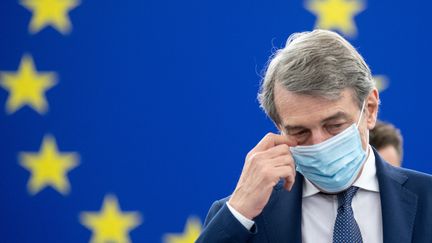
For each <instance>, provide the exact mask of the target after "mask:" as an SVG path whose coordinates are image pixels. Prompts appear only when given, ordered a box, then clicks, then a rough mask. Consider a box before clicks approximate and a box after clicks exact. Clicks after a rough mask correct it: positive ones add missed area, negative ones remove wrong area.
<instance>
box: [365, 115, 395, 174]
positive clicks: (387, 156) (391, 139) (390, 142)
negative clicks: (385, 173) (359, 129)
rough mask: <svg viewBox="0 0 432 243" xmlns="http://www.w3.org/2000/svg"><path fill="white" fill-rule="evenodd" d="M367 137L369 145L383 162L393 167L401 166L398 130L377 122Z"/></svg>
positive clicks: (385, 123)
mask: <svg viewBox="0 0 432 243" xmlns="http://www.w3.org/2000/svg"><path fill="white" fill-rule="evenodd" d="M369 136H370V138H369V142H370V144H371V145H372V146H373V147H375V148H376V149H377V150H378V153H379V154H380V155H381V157H382V158H383V159H384V160H386V161H387V162H389V163H390V164H392V165H394V166H401V163H402V157H403V148H402V145H403V140H402V135H401V133H400V131H399V129H397V128H395V127H394V126H393V125H392V124H390V123H387V122H382V121H377V123H376V125H375V128H374V129H372V130H371V131H370V133H369Z"/></svg>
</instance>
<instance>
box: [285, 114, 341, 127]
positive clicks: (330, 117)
mask: <svg viewBox="0 0 432 243" xmlns="http://www.w3.org/2000/svg"><path fill="white" fill-rule="evenodd" d="M348 117H349V116H348V115H347V114H346V113H345V112H342V111H339V112H337V113H336V114H334V115H331V116H329V117H327V118H325V119H324V120H322V121H321V123H326V122H329V121H331V120H337V119H348ZM284 128H285V130H286V131H289V130H301V129H305V128H306V127H304V126H299V125H294V126H291V125H286V126H285V127H284Z"/></svg>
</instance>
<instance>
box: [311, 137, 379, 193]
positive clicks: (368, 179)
mask: <svg viewBox="0 0 432 243" xmlns="http://www.w3.org/2000/svg"><path fill="white" fill-rule="evenodd" d="M353 186H356V187H359V188H360V189H363V190H367V191H372V192H379V185H378V178H377V176H376V167H375V154H374V153H373V151H372V148H371V146H370V145H368V157H367V159H366V161H365V164H364V165H363V170H362V173H361V175H360V177H359V178H358V179H357V180H356V181H355V182H354V184H353ZM319 192H320V190H319V189H318V188H317V187H316V186H315V185H314V184H312V183H311V182H310V181H309V180H308V179H307V178H306V177H304V180H303V198H305V197H309V196H313V195H315V194H317V193H319Z"/></svg>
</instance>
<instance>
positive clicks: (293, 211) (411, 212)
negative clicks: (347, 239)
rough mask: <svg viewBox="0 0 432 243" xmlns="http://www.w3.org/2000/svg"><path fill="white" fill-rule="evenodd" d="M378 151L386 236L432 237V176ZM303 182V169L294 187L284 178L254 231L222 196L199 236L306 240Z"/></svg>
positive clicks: (273, 242)
mask: <svg viewBox="0 0 432 243" xmlns="http://www.w3.org/2000/svg"><path fill="white" fill-rule="evenodd" d="M374 153H375V158H376V171H377V176H378V183H379V187H380V196H381V208H382V221H383V238H384V242H385V243H395V242H397V243H407V242H419V243H425V242H432V176H431V175H427V174H423V173H420V172H416V171H412V170H408V169H403V168H396V167H393V166H391V165H389V164H387V163H386V162H384V161H383V160H382V159H381V158H380V156H379V155H378V153H377V152H376V151H375V150H374ZM302 186H303V176H302V175H301V174H300V173H297V178H296V182H295V184H294V186H293V188H292V190H291V192H288V191H286V190H284V189H283V186H282V183H279V184H278V185H277V186H275V188H274V190H273V192H272V195H271V197H270V199H269V202H268V203H267V205H266V207H265V208H264V210H263V211H262V213H261V214H260V215H258V216H257V217H256V218H255V219H254V221H255V225H254V227H253V228H252V229H251V231H249V230H246V228H244V227H243V225H241V223H240V222H239V221H238V220H237V219H236V218H235V217H234V216H233V215H232V214H231V212H230V211H229V209H228V208H227V206H226V204H225V202H226V201H227V200H228V198H225V199H222V200H219V201H216V202H215V203H213V205H212V207H211V208H210V211H209V213H208V215H207V218H206V220H205V223H204V225H205V227H204V230H203V232H202V233H201V235H200V237H199V238H198V240H197V241H196V242H203V243H213V242H214V243H216V242H218V243H221V242H237V243H243V242H254V243H258V242H259V243H264V242H269V243H279V242H281V243H282V242H283V243H285V242H287V243H291V242H301V235H302V233H301V205H302ZM370 227H375V226H374V225H371V226H370ZM366 243H367V242H366Z"/></svg>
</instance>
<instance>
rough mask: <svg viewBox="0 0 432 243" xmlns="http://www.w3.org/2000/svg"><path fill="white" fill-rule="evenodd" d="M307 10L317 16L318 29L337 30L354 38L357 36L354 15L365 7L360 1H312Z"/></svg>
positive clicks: (307, 4) (309, 2) (308, 3)
mask: <svg viewBox="0 0 432 243" xmlns="http://www.w3.org/2000/svg"><path fill="white" fill-rule="evenodd" d="M306 9H308V10H309V11H311V12H312V13H314V14H315V15H317V17H318V19H317V22H316V24H315V25H316V28H322V29H329V30H337V31H340V32H341V33H343V34H345V35H347V36H351V37H353V36H355V35H356V34H357V28H356V25H355V23H354V15H356V14H358V13H360V12H361V11H363V10H364V9H365V6H364V4H363V2H361V1H358V0H310V1H308V2H307V3H306Z"/></svg>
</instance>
